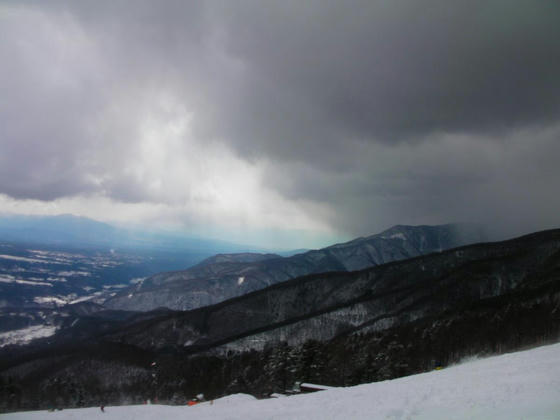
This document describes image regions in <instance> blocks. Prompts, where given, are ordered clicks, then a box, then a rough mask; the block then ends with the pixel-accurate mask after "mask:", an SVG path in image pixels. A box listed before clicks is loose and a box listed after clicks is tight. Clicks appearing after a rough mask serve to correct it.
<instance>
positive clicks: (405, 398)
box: [1, 344, 560, 420]
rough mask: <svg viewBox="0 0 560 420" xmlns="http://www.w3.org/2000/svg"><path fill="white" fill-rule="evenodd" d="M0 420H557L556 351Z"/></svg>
mask: <svg viewBox="0 0 560 420" xmlns="http://www.w3.org/2000/svg"><path fill="white" fill-rule="evenodd" d="M1 417H2V419H3V420H23V419H25V420H35V419H36V420H45V419H46V420H70V419H83V420H91V419H103V420H151V419H156V420H176V419H184V420H189V419H193V420H218V419H220V420H237V419H239V420H267V419H268V420H298V419H301V420H303V419H305V420H314V419H316V420H327V419H344V420H360V419H364V420H365V419H367V420H374V419H392V420H397V419H402V420H406V419H417V420H438V419H441V420H462V419H485V420H486V419H492V420H502V419H503V420H513V419H524V420H529V419H534V420H537V419H538V420H558V419H560V344H555V345H550V346H543V347H539V348H536V349H532V350H528V351H523V352H518V353H510V354H506V355H502V356H496V357H491V358H487V359H480V360H474V361H469V362H466V363H463V364H460V365H456V366H452V367H448V368H446V369H443V370H439V371H433V372H428V373H423V374H419V375H413V376H408V377H404V378H399V379H394V380H391V381H384V382H377V383H372V384H365V385H359V386H355V387H348V388H334V389H329V390H326V391H321V392H317V393H313V394H301V395H296V396H292V397H288V398H277V399H268V400H256V399H254V398H253V397H251V396H249V395H243V394H237V395H231V396H228V397H225V398H222V399H219V400H216V401H214V402H213V404H210V402H206V403H202V404H198V405H195V406H193V407H186V406H164V405H138V406H122V407H106V408H105V413H103V412H101V410H100V409H99V407H96V408H85V409H67V410H63V411H57V412H46V411H34V412H24V413H12V414H6V415H3V416H1Z"/></svg>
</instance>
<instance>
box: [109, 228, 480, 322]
mask: <svg viewBox="0 0 560 420" xmlns="http://www.w3.org/2000/svg"><path fill="white" fill-rule="evenodd" d="M389 233H390V234H391V235H389ZM388 235H389V236H388ZM483 239H484V234H483V232H482V230H481V229H480V227H478V226H475V225H466V224H465V225H462V224H448V225H437V226H426V225H421V226H405V225H397V226H394V227H392V228H390V229H387V230H385V231H383V232H382V233H379V234H375V235H370V236H368V237H363V238H356V239H354V240H352V241H349V242H345V243H339V244H334V245H331V246H328V247H326V248H322V249H319V250H311V251H307V252H304V253H302V254H296V255H293V256H291V257H278V258H274V257H271V258H265V259H263V260H260V261H252V262H243V261H241V262H240V261H225V262H219V263H214V264H199V265H197V266H195V267H191V268H190V269H187V270H183V271H175V272H170V273H161V274H157V275H155V276H152V277H150V278H148V279H147V280H146V281H144V282H143V283H141V284H139V285H137V286H135V287H131V288H128V289H125V290H122V291H120V292H119V293H117V295H116V296H114V297H113V298H111V299H108V300H107V301H106V302H105V305H106V306H107V307H109V308H112V309H124V310H141V311H146V310H151V309H154V308H156V307H160V306H166V307H168V308H170V309H174V310H188V309H194V308H196V307H201V306H207V305H210V304H213V303H216V302H219V301H222V300H226V299H229V298H232V297H235V296H239V295H243V294H246V293H248V292H251V291H254V290H258V289H262V288H264V287H267V286H270V285H272V284H275V283H278V282H283V281H286V280H289V279H291V278H296V277H299V276H302V275H306V274H312V273H317V272H327V271H353V270H358V269H363V268H366V267H370V266H375V265H379V264H383V263H386V262H388V261H393V260H403V259H407V258H410V257H414V256H417V255H422V254H429V253H431V252H436V251H441V250H442V249H449V248H454V247H456V246H460V245H464V244H466V243H473V242H481V241H482V240H483Z"/></svg>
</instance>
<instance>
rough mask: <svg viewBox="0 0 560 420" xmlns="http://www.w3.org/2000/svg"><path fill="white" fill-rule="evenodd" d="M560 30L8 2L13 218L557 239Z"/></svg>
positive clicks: (474, 9)
mask: <svg viewBox="0 0 560 420" xmlns="http://www.w3.org/2000/svg"><path fill="white" fill-rule="evenodd" d="M559 13H560V4H559V3H558V2H556V1H552V0H550V1H546V0H545V1H541V2H529V1H527V2H516V3H515V4H512V3H511V2H508V1H505V0H502V1H497V0H493V1H459V2H447V1H443V0H429V1H427V2H423V3H421V4H420V3H417V2H414V1H400V0H397V1H390V2H389V1H387V2H385V1H375V2H371V1H368V2H362V1H352V2H350V3H348V2H345V3H342V2H331V1H308V2H303V3H302V2H299V1H283V2H266V3H262V2H254V1H244V0H241V1H236V2H220V1H209V2H194V1H193V2H188V1H174V0H168V1H164V2H158V3H155V2H151V1H143V0H140V1H134V2H132V1H125V0H121V1H99V2H87V3H76V2H70V1H63V0H60V1H59V0H52V1H40V2H39V1H23V2H12V1H7V2H3V3H2V4H1V5H0V56H2V57H4V59H3V60H2V61H3V65H2V66H0V92H1V96H0V211H12V212H21V213H48V214H52V213H56V212H61V213H66V212H72V213H75V214H80V215H86V216H90V217H93V218H97V219H101V220H111V219H112V220H118V221H134V222H137V223H146V224H153V223H156V224H157V223H162V222H165V223H172V224H175V225H177V226H182V227H184V228H185V229H186V230H189V229H198V230H199V233H204V232H205V230H206V232H213V233H215V234H216V235H224V234H226V232H229V233H232V232H237V233H238V234H241V233H240V232H248V231H257V230H258V231H260V232H269V233H268V234H267V235H269V236H278V235H279V232H288V231H291V232H293V235H292V236H290V237H288V236H287V237H286V240H292V239H294V238H297V237H299V238H306V240H310V238H311V237H314V238H318V237H325V235H327V236H328V235H331V236H330V237H332V236H333V235H342V236H346V237H350V236H355V235H364V234H368V233H373V232H375V231H378V230H380V229H383V228H386V227H388V226H389V225H391V224H396V223H446V222H450V221H460V220H462V221H475V222H481V223H486V224H491V225H493V226H495V227H496V228H497V229H498V230H499V231H500V232H502V233H503V234H513V233H521V232H524V231H528V230H533V229H542V228H548V227H555V226H558V223H559V222H560V220H559V216H558V214H560V212H559V210H560V199H558V198H555V194H554V191H555V187H556V183H557V180H558V179H560V166H558V165H557V164H556V162H555V157H556V156H559V152H560V150H559V149H560V145H559V144H560V143H559V142H558V139H559V135H560V79H559V78H558V77H557V75H558V74H560V25H558V24H557V23H558V18H557V17H558V15H559ZM309 235H311V236H309ZM313 235H315V236H313ZM321 235H322V236H321ZM224 239H227V238H224ZM264 242H267V241H266V240H264ZM273 242H274V240H273V239H270V238H269V240H268V243H269V244H272V243H273ZM296 242H297V241H296ZM296 242H294V243H293V245H294V246H300V244H301V246H310V244H311V243H312V242H313V241H311V242H307V243H301V242H300V243H296ZM312 245H315V243H313V244H312Z"/></svg>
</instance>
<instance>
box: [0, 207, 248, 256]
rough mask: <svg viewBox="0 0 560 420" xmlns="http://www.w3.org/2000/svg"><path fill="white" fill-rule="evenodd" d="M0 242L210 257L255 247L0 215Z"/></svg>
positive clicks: (79, 220)
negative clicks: (179, 253)
mask: <svg viewBox="0 0 560 420" xmlns="http://www.w3.org/2000/svg"><path fill="white" fill-rule="evenodd" d="M0 240H2V241H14V242H27V243H39V244H44V245H65V246H69V245H73V246H77V247H80V248H87V247H95V248H99V247H107V248H119V249H142V250H156V251H172V252H189V253H198V254H203V255H212V254H216V253H219V252H222V253H223V252H240V251H246V250H248V249H253V250H257V248H256V247H250V246H247V245H239V244H234V243H229V242H226V241H219V240H212V239H205V238H198V237H194V236H192V237H188V236H185V235H179V234H172V233H161V232H149V231H146V230H141V229H124V228H120V227H115V226H113V225H110V224H107V223H102V222H98V221H96V220H92V219H88V218H86V217H78V216H73V215H70V214H64V215H58V216H22V215H0Z"/></svg>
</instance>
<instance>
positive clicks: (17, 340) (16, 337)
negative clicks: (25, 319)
mask: <svg viewBox="0 0 560 420" xmlns="http://www.w3.org/2000/svg"><path fill="white" fill-rule="evenodd" d="M55 332H56V327H54V326H52V325H32V326H31V327H27V328H22V329H20V330H12V331H8V332H5V333H1V334H0V347H4V346H7V345H8V344H27V343H30V342H31V341H33V340H35V339H36V338H43V337H50V336H51V335H54V333H55Z"/></svg>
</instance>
